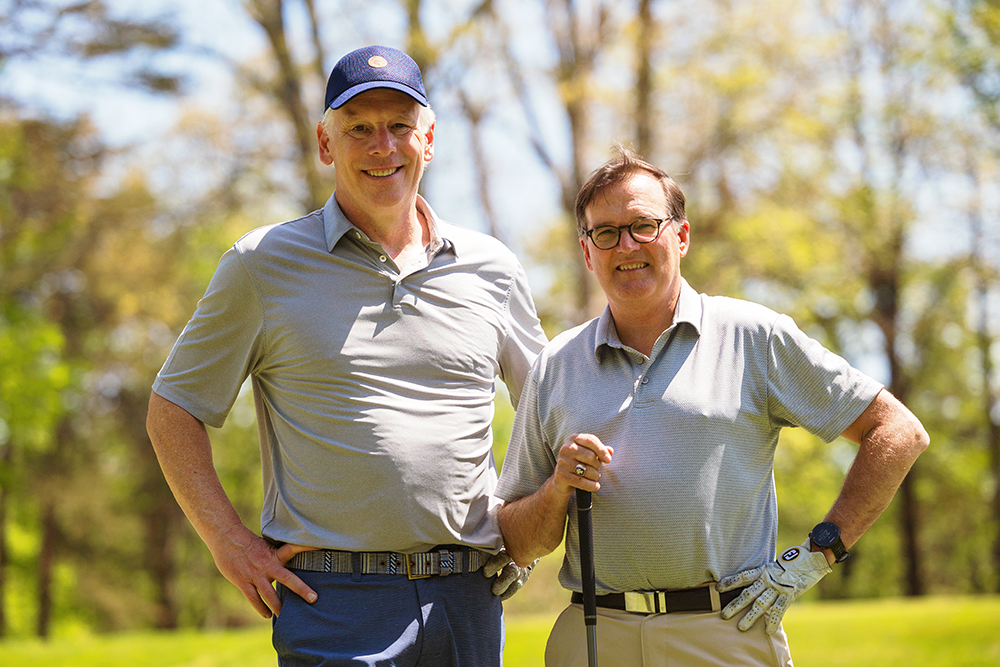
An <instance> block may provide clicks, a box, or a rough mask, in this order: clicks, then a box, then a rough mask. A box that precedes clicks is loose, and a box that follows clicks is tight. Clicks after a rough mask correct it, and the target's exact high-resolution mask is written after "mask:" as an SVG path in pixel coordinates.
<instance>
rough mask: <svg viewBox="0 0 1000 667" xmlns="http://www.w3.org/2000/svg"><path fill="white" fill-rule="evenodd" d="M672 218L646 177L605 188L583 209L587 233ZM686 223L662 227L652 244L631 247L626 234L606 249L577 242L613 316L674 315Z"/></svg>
mask: <svg viewBox="0 0 1000 667" xmlns="http://www.w3.org/2000/svg"><path fill="white" fill-rule="evenodd" d="M671 214H672V211H670V210H669V207H668V206H667V199H666V196H665V195H664V193H663V187H662V185H661V184H660V182H659V181H658V180H657V179H656V178H654V177H653V176H651V175H650V174H648V173H646V172H641V171H640V172H636V173H634V174H633V175H631V176H630V177H628V178H626V179H625V180H624V181H622V182H621V183H618V184H614V185H610V186H608V187H607V188H605V189H604V190H602V191H601V192H600V193H598V194H597V196H596V197H595V198H594V200H593V201H592V202H591V203H590V205H589V206H587V209H586V224H587V229H594V228H595V227H599V226H601V225H613V226H616V227H617V226H619V225H628V224H631V223H632V222H634V221H636V220H638V219H640V218H666V217H668V216H670V215H671ZM689 231H690V227H689V225H688V222H687V220H683V221H682V222H679V223H678V222H676V221H673V222H667V223H665V225H664V227H663V229H662V231H661V232H660V236H659V237H658V238H657V239H656V240H655V241H652V242H651V243H636V242H635V240H633V239H632V237H631V236H630V235H629V233H628V232H627V231H624V230H623V232H622V235H621V240H620V241H619V243H618V245H617V246H616V247H614V248H611V249H610V250H601V249H599V248H597V247H596V246H594V244H593V242H591V241H590V240H589V239H588V238H587V237H586V236H581V237H580V244H581V245H582V246H583V255H584V258H585V259H586V261H587V268H588V269H590V270H591V271H593V272H594V275H595V276H596V277H597V281H598V282H599V283H600V284H601V288H602V289H603V290H604V293H605V294H606V295H607V297H608V303H609V304H610V305H611V309H612V312H613V313H614V314H615V315H616V318H617V316H618V315H619V314H623V313H625V312H627V310H626V309H631V310H632V312H633V313H634V312H636V311H635V309H639V310H640V311H641V310H642V309H654V308H661V307H663V306H664V305H666V306H668V307H669V308H670V312H671V313H672V312H673V306H674V304H675V303H676V302H677V297H678V295H679V294H680V288H681V273H680V260H681V257H683V256H684V255H686V254H687V251H688V246H689V242H690V236H689Z"/></svg>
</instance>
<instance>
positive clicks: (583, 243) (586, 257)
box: [580, 236, 594, 271]
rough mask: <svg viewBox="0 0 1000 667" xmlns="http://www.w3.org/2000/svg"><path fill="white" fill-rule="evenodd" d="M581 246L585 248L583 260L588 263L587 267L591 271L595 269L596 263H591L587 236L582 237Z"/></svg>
mask: <svg viewBox="0 0 1000 667" xmlns="http://www.w3.org/2000/svg"><path fill="white" fill-rule="evenodd" d="M580 247H581V248H583V261H585V262H586V263H587V268H588V269H589V270H591V271H593V270H594V265H593V264H591V263H590V246H589V245H587V237H586V236H581V237H580Z"/></svg>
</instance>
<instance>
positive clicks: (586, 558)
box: [576, 489, 597, 667]
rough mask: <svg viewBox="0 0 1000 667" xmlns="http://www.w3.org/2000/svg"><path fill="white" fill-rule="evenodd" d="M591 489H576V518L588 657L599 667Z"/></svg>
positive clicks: (593, 664)
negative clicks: (578, 528) (578, 533)
mask: <svg viewBox="0 0 1000 667" xmlns="http://www.w3.org/2000/svg"><path fill="white" fill-rule="evenodd" d="M591 507H592V498H591V495H590V491H584V490H583V489H577V490H576V518H577V520H578V521H579V526H580V576H581V578H582V581H583V624H584V626H586V628H587V658H588V660H589V665H590V667H597V588H596V587H597V583H596V581H595V579H596V575H595V573H594V526H593V523H592V522H591V513H590V510H591Z"/></svg>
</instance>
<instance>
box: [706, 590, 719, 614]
mask: <svg viewBox="0 0 1000 667" xmlns="http://www.w3.org/2000/svg"><path fill="white" fill-rule="evenodd" d="M708 596H709V597H710V598H712V611H722V598H721V597H719V591H718V589H716V588H715V584H709V585H708Z"/></svg>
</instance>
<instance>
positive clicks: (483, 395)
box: [153, 197, 545, 552]
mask: <svg viewBox="0 0 1000 667" xmlns="http://www.w3.org/2000/svg"><path fill="white" fill-rule="evenodd" d="M418 208H419V209H420V210H421V211H422V212H423V213H424V215H425V216H426V217H427V218H428V220H430V221H431V223H432V224H431V227H432V233H433V237H434V239H433V241H432V243H431V244H430V245H429V246H428V248H427V252H426V254H425V255H423V256H422V257H420V258H419V259H418V261H417V262H415V263H414V264H411V265H410V266H405V267H399V266H396V265H395V263H394V262H393V261H392V259H391V258H389V257H388V256H387V255H386V254H385V253H384V252H383V250H382V248H381V247H380V246H379V245H378V244H377V243H373V242H372V241H370V240H369V239H368V238H367V237H366V236H365V234H364V233H362V232H361V231H360V230H358V229H357V228H355V227H354V226H352V225H351V224H350V222H349V221H348V220H347V218H346V217H344V215H343V213H342V212H341V210H340V207H339V206H338V205H337V203H336V200H335V198H334V197H331V198H330V200H329V201H328V202H327V204H326V206H325V207H324V208H323V209H321V210H318V211H315V212H313V213H311V214H309V215H307V216H305V217H302V218H299V219H298V220H293V221H291V222H285V223H282V224H278V225H273V226H269V227H263V228H261V229H257V230H255V231H253V232H250V233H249V234H247V235H246V236H244V237H243V238H242V239H240V240H239V241H238V242H236V244H235V245H234V246H233V247H232V248H231V249H230V250H229V251H227V252H226V253H225V255H224V256H223V257H222V259H221V261H220V263H219V266H218V268H217V270H216V272H215V275H214V276H213V278H212V281H211V283H210V284H209V286H208V290H207V292H206V293H205V296H204V297H203V298H202V299H201V301H200V302H199V303H198V307H197V310H196V312H195V314H194V317H193V318H192V319H191V321H190V322H188V324H187V326H186V327H185V328H184V330H183V332H182V333H181V335H180V337H179V339H178V340H177V343H176V344H175V345H174V348H173V350H172V351H171V353H170V356H169V357H168V358H167V360H166V362H165V363H164V365H163V368H162V369H161V370H160V373H159V375H158V376H157V378H156V381H155V383H154V385H153V389H154V390H155V391H156V393H158V394H160V395H161V396H163V397H164V398H166V399H168V400H170V401H172V402H174V403H176V404H177V405H179V406H181V407H182V408H184V409H185V410H187V411H188V412H190V413H191V414H192V415H193V416H195V417H196V418H198V419H200V420H201V421H203V422H205V423H206V424H209V425H211V426H216V427H217V426H221V425H222V423H223V421H224V420H225V418H226V415H227V414H228V412H229V410H230V408H231V407H232V405H233V402H234V401H235V400H236V396H237V394H238V393H239V391H240V386H241V385H242V384H243V381H244V380H245V379H246V378H247V377H248V376H250V377H251V378H252V383H253V388H254V393H255V397H256V399H257V423H258V427H259V431H260V446H261V459H262V463H263V479H264V506H263V509H262V513H261V526H262V531H263V534H264V535H266V536H268V537H270V538H273V539H275V540H280V541H284V542H292V543H297V544H306V545H310V546H317V547H325V548H333V549H343V550H351V551H386V550H391V551H401V552H413V551H423V550H427V549H430V548H431V547H433V546H435V545H438V544H456V543H457V544H466V545H469V546H476V547H483V548H485V549H489V550H495V549H498V548H499V546H500V542H501V540H500V533H499V530H498V528H497V526H496V522H495V518H494V514H493V513H492V512H490V513H488V510H490V509H491V507H490V506H491V503H492V502H495V501H492V500H491V496H492V493H493V491H494V489H495V486H496V479H497V476H496V468H495V466H494V462H493V458H492V455H491V445H492V435H491V429H490V423H491V421H492V418H493V397H494V385H493V383H494V379H495V378H496V377H497V376H500V377H501V378H502V379H503V381H504V382H505V383H506V385H507V388H508V389H509V391H510V395H511V398H512V400H513V401H514V403H515V405H516V403H517V400H518V397H519V396H520V394H521V386H522V384H523V381H524V378H525V376H526V375H527V373H528V370H529V369H530V367H531V364H532V362H533V361H534V359H535V357H536V355H537V354H538V351H539V350H540V349H541V347H542V346H543V345H544V343H545V336H544V334H543V332H542V330H541V327H540V326H539V322H538V318H537V317H536V315H535V309H534V305H533V303H532V301H531V296H530V293H529V289H528V282H527V279H526V276H525V274H524V270H523V269H522V267H521V265H520V264H519V263H518V261H517V259H516V258H515V257H514V255H513V253H511V252H510V251H509V250H508V249H507V248H506V247H504V246H503V245H502V244H501V243H499V242H498V241H497V240H495V239H494V238H492V237H490V236H487V235H485V234H481V233H478V232H474V231H471V230H468V229H463V228H461V227H458V226H455V225H451V224H448V223H446V222H444V221H441V220H439V219H438V218H437V217H436V216H435V215H434V212H433V211H432V210H431V209H430V207H429V206H428V205H427V203H426V202H424V201H423V199H420V200H419V201H418Z"/></svg>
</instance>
